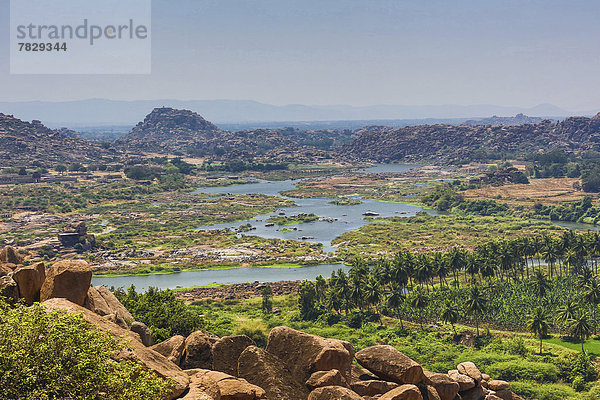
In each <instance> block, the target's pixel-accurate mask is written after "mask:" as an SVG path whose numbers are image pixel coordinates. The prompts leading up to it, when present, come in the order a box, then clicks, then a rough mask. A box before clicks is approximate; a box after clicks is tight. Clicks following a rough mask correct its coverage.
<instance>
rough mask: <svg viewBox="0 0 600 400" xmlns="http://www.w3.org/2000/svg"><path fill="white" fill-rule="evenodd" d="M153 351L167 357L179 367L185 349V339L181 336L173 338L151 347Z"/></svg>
mask: <svg viewBox="0 0 600 400" xmlns="http://www.w3.org/2000/svg"><path fill="white" fill-rule="evenodd" d="M151 348H152V350H154V351H156V352H158V353H160V354H162V355H163V356H165V357H167V359H168V360H169V361H171V362H173V363H175V364H177V365H179V363H180V361H181V355H182V354H183V349H184V348H185V338H184V337H183V336H181V335H176V336H173V337H171V338H169V339H167V340H165V341H163V342H160V343H158V344H155V345H154V346H152V347H151Z"/></svg>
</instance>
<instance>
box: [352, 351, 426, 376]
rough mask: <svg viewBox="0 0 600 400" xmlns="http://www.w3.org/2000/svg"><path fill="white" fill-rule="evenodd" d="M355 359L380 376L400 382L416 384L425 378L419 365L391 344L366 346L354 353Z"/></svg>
mask: <svg viewBox="0 0 600 400" xmlns="http://www.w3.org/2000/svg"><path fill="white" fill-rule="evenodd" d="M356 360H357V361H358V363H359V364H360V365H361V366H363V367H364V368H366V369H368V370H369V371H371V372H372V373H374V374H375V375H377V376H379V377H380V378H383V379H386V380H391V381H394V382H397V383H400V384H404V383H409V384H417V383H420V382H421V381H422V380H423V379H424V378H425V375H424V374H423V368H422V367H421V365H420V364H419V363H417V362H416V361H414V360H412V359H410V358H409V357H407V356H405V355H404V354H402V353H401V352H399V351H398V350H396V348H395V347H393V346H388V345H376V346H370V347H367V348H365V349H362V350H361V351H359V352H358V353H356Z"/></svg>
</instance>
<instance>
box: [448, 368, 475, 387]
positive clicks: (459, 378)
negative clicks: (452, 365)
mask: <svg viewBox="0 0 600 400" xmlns="http://www.w3.org/2000/svg"><path fill="white" fill-rule="evenodd" d="M448 377H449V378H450V379H452V380H453V381H454V382H456V383H458V386H459V387H458V390H459V391H461V392H463V391H465V390H469V389H472V388H474V387H475V381H474V380H473V378H471V377H470V376H467V375H463V374H461V373H460V372H458V370H457V369H451V370H450V371H448Z"/></svg>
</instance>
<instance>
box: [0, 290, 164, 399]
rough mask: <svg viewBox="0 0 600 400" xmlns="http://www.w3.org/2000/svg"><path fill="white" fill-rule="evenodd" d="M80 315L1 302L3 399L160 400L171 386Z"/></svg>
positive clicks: (0, 379) (0, 393)
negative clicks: (116, 357)
mask: <svg viewBox="0 0 600 400" xmlns="http://www.w3.org/2000/svg"><path fill="white" fill-rule="evenodd" d="M122 347H123V345H122V344H120V343H119V342H118V341H117V340H116V339H115V338H113V337H111V336H108V335H107V334H106V333H104V332H102V331H100V330H98V329H96V328H94V327H92V326H91V325H90V324H88V323H87V322H86V321H85V320H84V319H83V317H82V316H81V315H78V314H69V313H67V312H66V311H52V312H49V311H48V310H47V309H46V308H45V307H43V306H41V305H40V304H37V303H36V304H34V305H33V306H31V307H16V308H10V307H8V306H7V304H6V303H5V302H4V301H2V300H0V398H1V399H89V400H96V399H111V400H125V399H135V400H143V399H161V398H166V395H167V394H168V393H169V392H170V387H171V383H170V382H169V381H166V380H164V379H162V378H160V377H159V376H157V375H156V373H154V372H153V371H148V370H146V369H144V368H143V367H142V366H141V364H138V363H136V362H134V361H130V360H122V361H118V362H115V361H112V360H111V359H110V357H111V354H112V353H113V352H115V351H118V350H120V349H121V348H122Z"/></svg>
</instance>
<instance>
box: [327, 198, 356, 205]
mask: <svg viewBox="0 0 600 400" xmlns="http://www.w3.org/2000/svg"><path fill="white" fill-rule="evenodd" d="M329 203H331V204H335V205H336V206H356V205H359V204H362V201H360V200H358V199H353V198H351V197H338V198H337V199H334V200H332V201H330V202H329Z"/></svg>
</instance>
